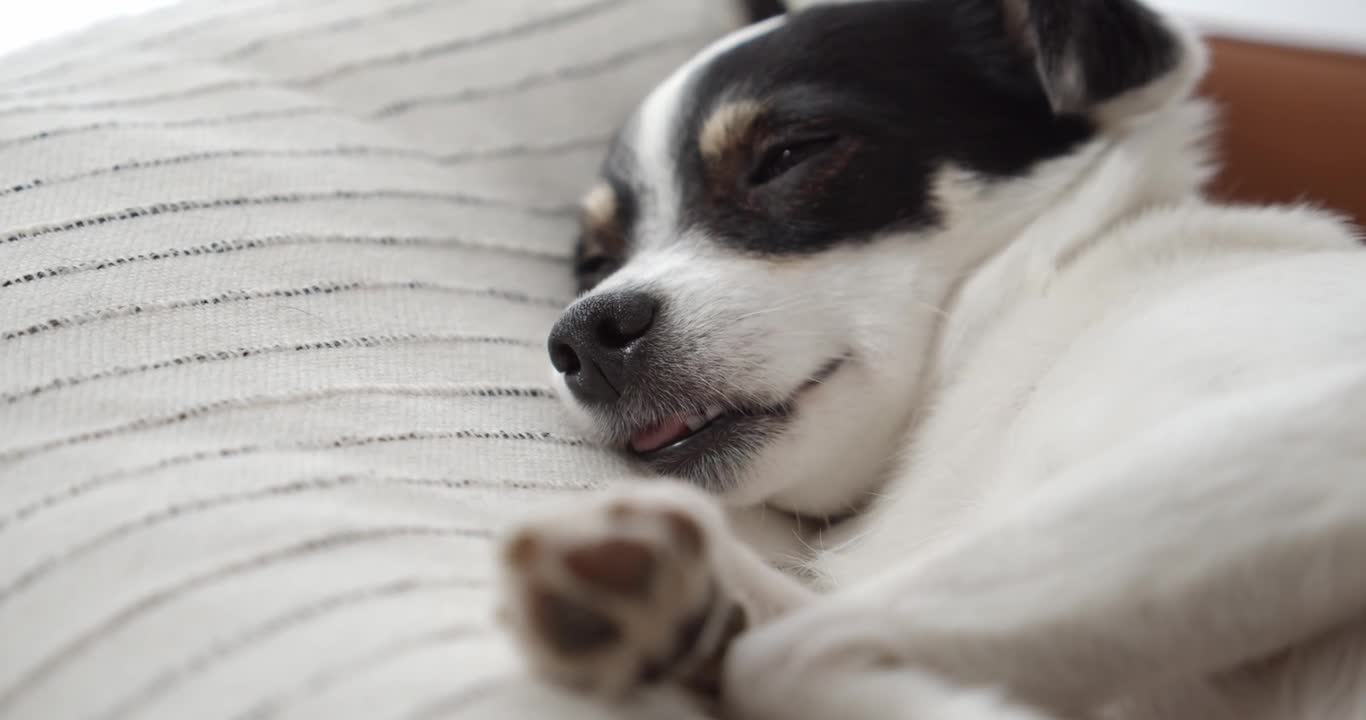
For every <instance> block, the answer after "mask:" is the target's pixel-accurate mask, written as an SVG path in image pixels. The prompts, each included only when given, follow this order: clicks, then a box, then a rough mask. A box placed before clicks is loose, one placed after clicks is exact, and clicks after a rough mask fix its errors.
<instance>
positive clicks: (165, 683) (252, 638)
mask: <svg viewBox="0 0 1366 720" xmlns="http://www.w3.org/2000/svg"><path fill="white" fill-rule="evenodd" d="M488 586H489V582H488V581H486V580H485V581H478V580H469V579H464V578H425V577H414V578H405V579H402V580H395V581H390V582H386V583H383V584H381V585H372V586H367V587H360V588H353V589H349V590H346V591H344V592H340V593H334V594H331V595H328V596H326V597H323V598H321V599H319V600H315V601H313V602H311V603H308V604H306V605H300V606H298V607H295V608H292V609H290V610H289V611H287V612H284V613H281V614H279V615H276V616H274V617H271V618H269V619H268V620H266V621H265V622H262V623H259V624H257V625H254V626H252V627H249V628H247V629H245V630H243V631H241V632H238V633H237V634H235V635H233V636H231V637H228V638H225V639H223V640H220V641H218V642H216V643H214V644H213V645H212V646H210V647H208V648H207V649H205V650H202V651H200V652H199V653H197V654H195V655H193V656H190V657H189V658H186V659H184V660H182V661H181V662H180V663H179V664H177V665H176V666H174V667H171V668H168V669H166V670H163V671H162V672H160V673H158V674H157V675H156V676H155V677H154V678H153V679H152V680H151V681H150V682H147V683H145V684H144V685H142V686H141V687H140V688H138V689H137V690H135V691H134V692H132V693H131V694H130V695H128V696H127V697H125V698H124V699H122V700H120V701H118V702H116V703H115V704H114V705H112V706H110V707H109V708H108V709H107V710H105V711H103V712H101V713H99V714H97V715H95V717H96V718H98V719H99V720H123V719H124V718H130V717H140V716H142V715H143V714H144V713H145V711H146V708H147V706H148V705H151V704H153V703H155V702H156V700H157V698H159V697H162V696H164V695H166V694H167V693H169V692H171V691H172V690H174V689H175V688H176V687H178V686H181V685H184V684H186V683H189V682H192V681H194V679H195V678H196V677H197V676H199V675H202V674H204V673H205V672H208V671H209V670H210V669H212V668H213V667H214V666H215V665H218V664H220V663H222V662H223V661H225V660H228V659H230V658H232V657H234V656H237V655H240V654H242V653H245V652H249V651H251V650H253V649H255V648H256V647H257V646H259V645H260V644H262V643H264V642H266V641H268V640H272V639H275V638H278V637H280V636H283V635H285V634H287V633H289V632H290V631H293V630H298V629H300V628H303V627H307V625H308V624H309V623H312V622H316V621H318V620H322V619H325V618H327V617H328V616H329V615H332V614H333V613H338V612H345V611H347V610H353V609H355V608H357V607H364V606H365V605H368V604H371V603H376V602H383V601H386V600H393V599H396V598H407V597H412V596H415V595H421V594H429V593H442V592H451V591H456V590H471V589H485V588H487V587H488Z"/></svg>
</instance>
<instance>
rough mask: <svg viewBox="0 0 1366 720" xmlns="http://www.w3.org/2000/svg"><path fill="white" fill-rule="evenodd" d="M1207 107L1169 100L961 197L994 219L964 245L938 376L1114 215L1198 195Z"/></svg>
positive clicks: (1116, 218)
mask: <svg viewBox="0 0 1366 720" xmlns="http://www.w3.org/2000/svg"><path fill="white" fill-rule="evenodd" d="M1211 114H1212V113H1211V108H1210V107H1209V106H1208V104H1207V103H1205V102H1203V101H1197V100H1192V101H1188V102H1185V103H1181V104H1177V105H1173V106H1170V107H1167V108H1165V109H1162V110H1160V111H1158V112H1156V113H1153V114H1152V115H1150V116H1148V117H1145V118H1142V119H1141V120H1138V121H1134V122H1131V123H1129V125H1128V127H1125V128H1123V129H1121V130H1114V131H1111V132H1108V133H1106V134H1105V135H1103V136H1102V137H1100V138H1098V139H1097V140H1096V141H1094V142H1092V143H1091V144H1090V145H1088V146H1087V147H1085V148H1084V149H1082V150H1081V151H1079V152H1077V153H1075V154H1074V155H1072V156H1069V157H1067V158H1063V159H1061V160H1057V161H1054V162H1052V163H1049V164H1047V165H1045V166H1043V167H1040V168H1039V169H1038V170H1037V171H1036V172H1035V174H1034V178H1033V179H1034V182H1029V183H1025V184H1023V185H1024V186H1026V187H1024V189H1022V190H1016V191H1014V192H1013V194H1014V196H1013V197H1009V198H1001V197H996V198H992V197H990V193H991V191H990V190H987V191H985V193H986V194H985V195H982V196H981V197H979V198H978V199H976V201H974V202H970V203H967V204H966V206H965V207H964V212H973V213H974V214H975V215H976V216H977V217H979V218H980V217H990V218H992V220H991V221H990V222H989V223H987V226H986V227H985V228H984V227H983V226H982V225H981V224H980V223H979V224H977V225H975V226H974V227H973V234H974V237H973V238H971V240H968V241H967V243H965V244H967V245H969V247H971V246H972V245H976V246H977V251H978V252H979V253H981V254H980V255H979V257H980V260H978V261H976V262H975V263H972V262H971V261H970V263H969V264H968V269H967V270H966V272H964V273H963V274H962V275H961V276H960V277H961V280H960V281H959V282H958V283H957V285H956V286H955V287H953V288H951V289H950V290H949V297H948V299H947V302H946V303H945V310H946V319H945V321H944V324H943V327H942V328H941V329H940V332H939V334H938V342H937V343H936V350H937V351H936V353H935V358H934V365H935V367H936V368H937V369H936V371H935V374H936V375H937V376H938V378H937V379H938V381H939V382H946V381H951V379H952V374H953V369H954V368H959V367H963V365H964V364H965V363H964V362H963V360H964V359H965V358H966V357H967V356H968V355H970V354H971V353H973V352H974V350H975V348H976V347H977V345H978V343H979V342H980V340H981V339H982V337H983V336H984V335H985V334H986V333H988V332H990V329H991V327H992V324H993V323H994V322H995V321H996V320H997V319H999V318H1000V317H1002V316H1003V315H1004V314H1005V313H1006V312H1007V311H1008V310H1009V309H1010V308H1011V307H1013V306H1015V305H1016V304H1017V303H1018V302H1019V301H1020V300H1021V299H1022V298H1024V297H1037V296H1039V295H1040V294H1041V293H1042V292H1044V291H1045V290H1046V289H1047V286H1048V284H1049V283H1050V282H1052V280H1053V279H1054V278H1055V277H1056V276H1057V275H1058V273H1059V272H1062V271H1064V270H1065V269H1066V268H1067V266H1069V265H1070V264H1071V263H1073V262H1074V261H1075V260H1076V259H1077V258H1078V257H1079V256H1081V255H1083V254H1085V253H1086V252H1087V251H1088V250H1089V249H1090V248H1091V247H1093V246H1094V245H1095V244H1096V243H1098V242H1102V241H1103V238H1104V236H1105V235H1106V233H1107V231H1109V230H1110V229H1111V228H1113V227H1114V226H1115V225H1116V224H1117V223H1121V222H1124V221H1126V220H1129V219H1132V218H1134V217H1136V216H1138V215H1140V214H1142V213H1143V212H1145V211H1146V210H1149V209H1151V208H1155V207H1163V206H1170V205H1176V204H1182V203H1188V202H1199V201H1200V200H1201V188H1202V186H1203V185H1204V184H1205V182H1206V181H1207V180H1208V179H1209V177H1210V176H1211V174H1212V169H1213V166H1212V164H1211V163H1210V162H1209V161H1208V159H1207V154H1206V152H1205V149H1204V142H1205V139H1206V136H1207V132H1208V128H1209V126H1210V124H1211ZM944 187H945V186H944V185H943V184H941V191H942V190H944ZM948 192H949V193H952V192H953V190H952V189H951V187H950V188H949V189H948ZM983 198H985V203H984V202H983ZM984 204H987V205H988V206H989V207H990V209H989V210H988V209H987V207H983V205H984ZM974 206H975V207H974ZM965 240H966V239H965Z"/></svg>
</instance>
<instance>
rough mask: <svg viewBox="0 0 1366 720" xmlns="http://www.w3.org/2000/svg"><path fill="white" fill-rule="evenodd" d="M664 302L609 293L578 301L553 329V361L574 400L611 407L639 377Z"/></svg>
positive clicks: (551, 332) (633, 294)
mask: <svg viewBox="0 0 1366 720" xmlns="http://www.w3.org/2000/svg"><path fill="white" fill-rule="evenodd" d="M658 310H659V302H658V301H657V300H655V298H654V297H652V296H650V295H647V294H646V293H643V292H615V293H604V294H602V295H594V296H592V297H587V298H584V299H583V300H580V301H579V302H577V303H574V305H572V306H571V307H570V308H569V309H568V310H566V311H565V313H564V315H562V316H560V320H559V322H557V323H555V327H554V328H552V329H551V330H550V363H551V364H552V365H554V366H555V369H556V370H559V371H560V372H561V373H563V374H564V379H565V383H566V384H568V385H569V390H570V391H571V392H573V393H574V397H576V398H578V399H579V400H581V401H583V402H586V403H609V402H612V401H614V400H616V399H617V398H619V397H621V393H622V392H623V391H624V390H625V389H626V387H627V386H628V385H630V384H631V383H632V382H634V381H635V379H636V377H637V376H638V375H639V374H640V373H639V368H640V366H641V365H642V362H641V358H640V355H641V353H640V350H641V347H642V345H643V340H644V339H645V338H646V336H647V335H649V333H650V328H651V327H653V326H654V322H655V314H656V313H657V312H658Z"/></svg>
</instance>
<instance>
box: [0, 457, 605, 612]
mask: <svg viewBox="0 0 1366 720" xmlns="http://www.w3.org/2000/svg"><path fill="white" fill-rule="evenodd" d="M353 487H381V488H383V487H408V488H422V489H426V490H437V491H444V492H464V491H467V490H476V489H482V490H490V491H497V492H508V491H517V492H527V493H563V492H583V491H589V490H593V489H595V488H596V486H594V485H590V484H588V483H583V484H580V485H573V486H571V485H563V484H555V485H540V484H536V483H529V482H524V481H516V480H508V481H497V480H479V479H446V478H418V477H402V476H392V477H391V476H379V475H339V476H335V477H325V478H314V479H310V480H299V481H293V482H288V483H283V484H280V485H272V486H269V487H265V488H261V489H259V490H251V491H248V492H240V493H232V494H228V495H218V496H214V497H207V498H201V499H197V500H189V501H186V502H182V503H177V504H174V505H170V506H168V507H165V508H162V509H160V510H157V511H155V512H152V513H148V514H146V515H143V516H141V517H139V518H136V519H134V520H130V521H127V522H123V523H119V524H118V525H114V526H112V527H109V528H107V529H105V530H103V531H101V532H98V533H96V534H95V535H92V536H90V537H89V538H87V539H85V540H83V541H81V542H79V543H76V544H74V545H71V546H69V547H67V548H64V549H63V550H60V551H58V552H56V553H51V554H48V555H47V556H45V557H43V558H42V559H41V560H39V561H38V562H35V563H33V564H32V565H30V566H29V567H28V569H26V570H24V571H23V572H20V573H19V574H18V575H15V576H14V578H13V579H11V580H10V581H9V582H7V583H5V584H4V585H2V586H0V606H3V605H4V604H5V603H7V602H9V601H10V600H11V599H12V598H13V597H14V596H15V595H17V594H19V593H20V592H23V591H24V590H26V589H27V588H30V587H32V586H33V585H34V584H35V583H37V582H39V581H41V580H42V579H43V578H45V577H47V576H48V575H51V574H52V573H54V572H59V571H60V570H62V568H63V567H65V566H67V565H70V564H71V563H73V562H75V561H77V560H80V559H81V558H83V557H85V556H87V555H90V554H91V553H94V552H99V551H100V550H101V549H103V548H105V547H107V546H108V545H110V544H112V543H115V542H117V541H119V540H122V539H124V538H127V537H130V536H133V535H136V534H138V533H142V532H146V531H148V530H153V529H155V528H157V527H160V526H162V525H165V524H166V523H169V522H173V521H175V520H179V519H182V518H186V517H194V516H197V515H201V514H203V513H208V512H212V511H215V510H222V509H225V508H232V507H241V506H245V505H260V504H263V503H266V502H269V501H271V500H280V499H287V498H296V497H302V496H306V495H309V494H312V493H320V492H329V491H333V490H345V489H348V488H353Z"/></svg>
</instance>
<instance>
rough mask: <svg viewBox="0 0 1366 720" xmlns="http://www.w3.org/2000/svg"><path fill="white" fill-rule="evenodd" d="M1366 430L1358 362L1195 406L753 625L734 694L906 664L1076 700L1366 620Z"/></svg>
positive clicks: (791, 706) (779, 690) (730, 669)
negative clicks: (838, 588) (890, 561)
mask: <svg viewBox="0 0 1366 720" xmlns="http://www.w3.org/2000/svg"><path fill="white" fill-rule="evenodd" d="M1363 427H1366V378H1364V376H1363V373H1362V372H1361V371H1360V370H1353V371H1351V372H1343V373H1334V374H1330V375H1321V376H1316V377H1311V378H1308V379H1305V380H1303V381H1300V382H1297V383H1295V384H1293V385H1287V386H1284V387H1277V388H1273V389H1269V390H1266V391H1264V392H1260V393H1258V394H1257V395H1256V396H1251V395H1249V396H1246V397H1239V398H1235V399H1232V400H1229V401H1226V402H1222V403H1220V404H1218V405H1217V406H1214V405H1211V406H1208V407H1202V408H1197V409H1195V410H1192V411H1190V412H1188V413H1187V414H1186V415H1185V416H1183V417H1180V418H1177V419H1174V420H1172V421H1169V422H1168V423H1166V424H1165V425H1164V426H1163V427H1160V428H1158V429H1156V430H1154V431H1153V432H1151V433H1149V434H1148V435H1146V436H1143V437H1139V438H1135V439H1134V440H1133V441H1131V442H1128V443H1126V444H1125V445H1124V446H1123V447H1121V448H1119V449H1117V450H1114V451H1112V452H1109V453H1106V454H1105V455H1103V456H1101V457H1099V458H1097V459H1096V460H1094V461H1092V462H1088V463H1085V464H1084V465H1083V466H1079V467H1076V468H1074V469H1072V470H1071V471H1069V472H1067V473H1066V474H1065V475H1064V476H1061V477H1058V478H1055V479H1054V481H1051V482H1049V483H1048V484H1047V485H1046V486H1045V487H1043V488H1041V489H1040V490H1039V491H1038V492H1037V493H1036V494H1035V495H1034V496H1033V497H1031V498H1028V499H1027V500H1025V501H1022V502H1020V503H1018V504H1016V505H1014V506H1013V507H1010V508H1008V509H1007V510H1005V511H1002V512H996V513H994V514H992V515H989V516H987V517H983V518H981V520H980V521H979V522H977V523H975V524H974V525H973V526H972V527H971V528H967V529H966V531H965V532H964V534H962V535H961V536H959V537H958V538H957V539H955V540H954V541H952V542H949V543H947V544H945V545H944V546H942V547H941V548H939V550H938V551H936V552H934V553H933V554H932V555H931V556H929V557H927V558H925V559H924V561H922V562H917V563H916V564H915V565H914V566H913V567H906V568H901V569H897V570H894V571H891V572H889V573H888V574H887V575H886V576H885V577H882V578H879V579H877V580H875V581H874V582H871V583H869V584H867V585H866V586H864V587H861V588H858V589H857V590H856V591H855V592H851V593H848V594H840V595H837V596H834V597H831V598H829V599H827V600H826V601H825V602H822V603H819V604H813V605H811V606H810V607H809V608H806V609H802V610H799V611H797V612H796V613H794V614H792V615H789V616H787V617H785V618H781V619H779V620H778V621H776V622H775V623H773V624H770V625H768V626H766V627H764V628H759V629H758V630H757V631H756V632H754V633H752V634H749V635H746V636H744V637H742V638H741V639H740V641H739V642H738V643H737V645H736V647H735V648H734V649H733V650H732V653H731V655H730V661H729V662H728V665H727V673H726V690H727V694H728V696H729V697H730V698H731V699H732V700H733V701H734V702H735V703H736V705H737V707H738V709H739V710H740V711H741V712H742V714H743V715H744V716H746V717H754V718H775V719H776V718H801V717H820V715H819V714H817V715H804V714H802V713H803V710H802V707H803V703H807V702H810V701H811V699H810V695H811V694H812V692H814V691H813V690H810V689H811V688H819V687H822V686H823V682H824V679H826V678H836V677H858V676H859V672H860V671H861V672H863V673H866V677H869V678H875V677H879V676H880V674H882V673H885V672H887V668H889V667H901V666H904V667H910V668H913V669H916V670H918V671H920V670H929V671H933V672H937V673H939V674H941V675H942V676H943V677H946V678H952V679H954V680H956V681H959V682H963V683H967V684H972V685H982V686H986V687H994V688H1000V689H1003V690H1005V691H1007V692H1009V693H1010V694H1012V695H1014V696H1016V697H1018V698H1026V699H1028V700H1030V701H1033V702H1036V703H1039V704H1040V705H1042V706H1048V707H1053V708H1059V709H1062V710H1063V711H1065V712H1066V711H1074V710H1075V711H1082V710H1086V709H1090V708H1093V707H1095V706H1098V705H1100V704H1103V703H1105V702H1106V701H1108V700H1111V699H1114V698H1116V697H1119V696H1121V695H1123V694H1124V693H1125V691H1126V690H1132V689H1135V688H1139V687H1147V686H1150V685H1152V684H1153V683H1160V682H1161V681H1162V680H1163V679H1165V678H1193V677H1204V676H1207V675H1210V674H1212V673H1216V672H1218V671H1220V670H1225V669H1229V668H1232V667H1235V666H1238V665H1240V664H1243V663H1246V662H1248V661H1250V660H1253V659H1257V658H1259V657H1262V656H1264V655H1266V654H1268V653H1271V652H1274V651H1276V650H1278V649H1282V648H1285V647H1287V646H1289V645H1292V644H1294V643H1296V642H1298V641H1301V640H1303V639H1305V638H1307V637H1309V636H1311V635H1313V634H1314V633H1316V632H1318V631H1321V630H1324V629H1327V628H1330V627H1332V626H1334V625H1336V624H1338V623H1340V622H1342V621H1344V620H1348V619H1350V618H1353V617H1359V616H1360V615H1361V614H1362V613H1363V612H1366V562H1363V560H1362V559H1363V558H1366V441H1363V439H1362V438H1363V436H1362V428H1363ZM867 682H868V683H869V684H870V685H872V684H874V683H873V681H872V680H868V681H867ZM853 686H857V684H855V685H853ZM843 717H850V718H854V717H865V716H859V715H852V714H850V715H843ZM866 717H877V718H881V717H890V716H889V715H887V714H885V713H883V714H877V713H872V714H869V715H867V716H866Z"/></svg>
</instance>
